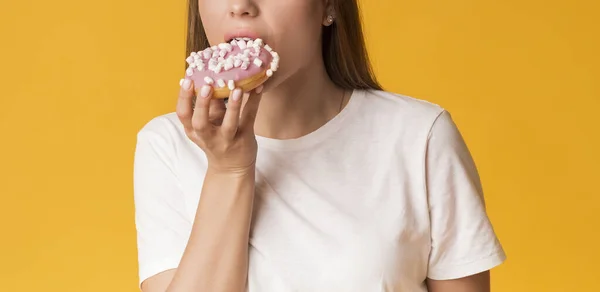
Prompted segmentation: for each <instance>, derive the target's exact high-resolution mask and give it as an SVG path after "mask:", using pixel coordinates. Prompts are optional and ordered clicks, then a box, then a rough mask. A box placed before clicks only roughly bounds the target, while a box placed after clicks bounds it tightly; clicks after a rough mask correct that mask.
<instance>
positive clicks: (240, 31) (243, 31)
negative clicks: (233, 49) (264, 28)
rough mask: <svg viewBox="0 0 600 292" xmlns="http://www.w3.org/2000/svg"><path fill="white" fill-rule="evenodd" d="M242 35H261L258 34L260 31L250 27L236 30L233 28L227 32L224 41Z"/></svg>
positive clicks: (255, 36) (253, 36) (252, 37)
mask: <svg viewBox="0 0 600 292" xmlns="http://www.w3.org/2000/svg"><path fill="white" fill-rule="evenodd" d="M242 37H247V38H251V39H257V38H259V37H260V36H259V35H258V33H256V32H254V31H252V30H250V29H247V28H244V29H236V30H232V31H229V32H227V33H225V36H224V37H223V41H225V42H228V41H230V40H231V39H234V38H242Z"/></svg>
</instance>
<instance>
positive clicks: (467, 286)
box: [427, 271, 490, 292]
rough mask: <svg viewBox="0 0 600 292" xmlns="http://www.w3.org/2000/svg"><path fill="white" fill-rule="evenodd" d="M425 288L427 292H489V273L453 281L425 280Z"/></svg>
mask: <svg viewBox="0 0 600 292" xmlns="http://www.w3.org/2000/svg"><path fill="white" fill-rule="evenodd" d="M427 287H428V291H429V292H490V272H489V271H485V272H481V273H478V274H475V275H471V276H468V277H464V278H459V279H454V280H442V281H436V280H431V279H427Z"/></svg>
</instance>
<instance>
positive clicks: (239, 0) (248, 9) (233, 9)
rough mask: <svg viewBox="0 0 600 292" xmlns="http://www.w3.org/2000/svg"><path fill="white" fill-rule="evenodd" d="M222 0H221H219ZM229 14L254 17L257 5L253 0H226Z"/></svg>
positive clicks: (256, 13)
mask: <svg viewBox="0 0 600 292" xmlns="http://www.w3.org/2000/svg"><path fill="white" fill-rule="evenodd" d="M221 1H222V0H221ZM228 1H229V14H230V15H231V16H232V17H255V16H256V15H258V7H257V6H256V3H255V2H254V0H228Z"/></svg>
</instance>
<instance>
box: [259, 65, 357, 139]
mask: <svg viewBox="0 0 600 292" xmlns="http://www.w3.org/2000/svg"><path fill="white" fill-rule="evenodd" d="M315 63H316V64H310V66H307V67H305V68H304V69H303V70H300V71H299V72H297V73H296V74H294V75H292V76H290V77H289V78H287V80H286V81H285V83H284V84H281V85H279V86H277V87H276V88H270V89H269V91H268V92H266V93H265V94H264V95H263V97H262V100H261V103H260V108H259V110H258V113H257V117H256V122H255V124H254V131H255V133H256V135H258V136H262V137H267V138H273V139H282V140H283V139H293V138H298V137H301V136H304V135H306V134H309V133H311V132H313V131H315V130H316V129H318V128H320V127H321V126H323V125H324V124H325V123H327V122H328V121H329V120H331V119H332V118H333V117H335V116H336V115H337V114H338V113H339V111H340V104H341V103H342V102H343V96H344V90H343V89H341V88H339V87H337V86H336V85H335V84H334V83H333V82H332V81H331V79H330V78H329V76H328V75H327V72H326V71H325V68H324V66H323V65H322V64H323V63H322V60H320V59H318V60H315ZM346 99H347V98H346Z"/></svg>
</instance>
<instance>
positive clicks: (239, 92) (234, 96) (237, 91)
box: [231, 88, 242, 101]
mask: <svg viewBox="0 0 600 292" xmlns="http://www.w3.org/2000/svg"><path fill="white" fill-rule="evenodd" d="M241 97H242V90H241V89H239V88H236V89H234V90H233V94H232V95H231V98H232V99H233V101H238V100H240V98H241Z"/></svg>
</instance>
